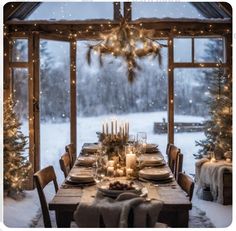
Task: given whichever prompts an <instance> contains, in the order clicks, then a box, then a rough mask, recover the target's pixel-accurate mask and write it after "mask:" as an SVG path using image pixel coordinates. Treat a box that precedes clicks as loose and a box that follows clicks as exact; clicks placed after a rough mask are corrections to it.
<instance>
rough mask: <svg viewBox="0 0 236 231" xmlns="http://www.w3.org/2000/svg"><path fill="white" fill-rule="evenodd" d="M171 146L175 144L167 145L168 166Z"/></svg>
mask: <svg viewBox="0 0 236 231" xmlns="http://www.w3.org/2000/svg"><path fill="white" fill-rule="evenodd" d="M171 145H173V144H171V143H168V144H167V145H166V155H167V158H168V165H170V164H169V162H170V147H171Z"/></svg>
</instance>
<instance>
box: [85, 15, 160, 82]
mask: <svg viewBox="0 0 236 231" xmlns="http://www.w3.org/2000/svg"><path fill="white" fill-rule="evenodd" d="M101 39H102V41H101V42H99V43H97V44H95V45H90V46H89V49H88V53H87V62H88V64H89V65H90V63H91V51H92V50H94V51H96V52H97V53H98V55H99V60H100V65H103V60H102V56H103V55H106V54H111V55H113V56H114V57H122V58H123V59H124V60H125V61H126V63H127V68H128V70H127V74H128V81H129V82H130V83H132V82H133V81H134V79H135V71H136V70H140V69H141V67H140V66H139V65H138V64H137V61H136V59H137V58H142V57H144V56H147V55H152V56H153V58H155V57H157V58H158V63H159V65H161V62H162V56H161V53H160V50H161V47H162V45H161V44H159V43H158V42H157V41H155V40H153V39H151V38H150V32H147V31H144V30H143V29H139V28H137V27H135V26H133V25H129V24H128V23H127V22H126V21H125V19H122V21H121V23H120V25H119V26H118V27H115V28H113V29H112V30H111V31H110V33H108V34H101Z"/></svg>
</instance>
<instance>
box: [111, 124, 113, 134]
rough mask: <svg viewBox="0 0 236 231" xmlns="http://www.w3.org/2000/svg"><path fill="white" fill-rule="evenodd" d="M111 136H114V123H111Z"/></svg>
mask: <svg viewBox="0 0 236 231" xmlns="http://www.w3.org/2000/svg"><path fill="white" fill-rule="evenodd" d="M111 135H113V121H111Z"/></svg>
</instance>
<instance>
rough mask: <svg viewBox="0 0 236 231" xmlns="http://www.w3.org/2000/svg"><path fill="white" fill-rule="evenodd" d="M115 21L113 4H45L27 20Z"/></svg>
mask: <svg viewBox="0 0 236 231" xmlns="http://www.w3.org/2000/svg"><path fill="white" fill-rule="evenodd" d="M42 19H44V20H76V19H78V20H86V19H113V3H112V2H43V3H41V4H40V6H39V7H38V8H37V9H36V10H35V11H34V12H33V13H32V14H31V15H30V16H29V17H28V18H27V20H42Z"/></svg>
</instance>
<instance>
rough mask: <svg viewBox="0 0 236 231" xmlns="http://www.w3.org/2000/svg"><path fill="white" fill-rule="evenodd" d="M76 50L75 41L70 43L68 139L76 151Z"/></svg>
mask: <svg viewBox="0 0 236 231" xmlns="http://www.w3.org/2000/svg"><path fill="white" fill-rule="evenodd" d="M76 50H77V41H76V39H72V40H71V41H70V139H71V143H72V144H74V148H75V150H74V151H75V153H76V149H77V133H76V130H77V122H76V121H77V104H76Z"/></svg>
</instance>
